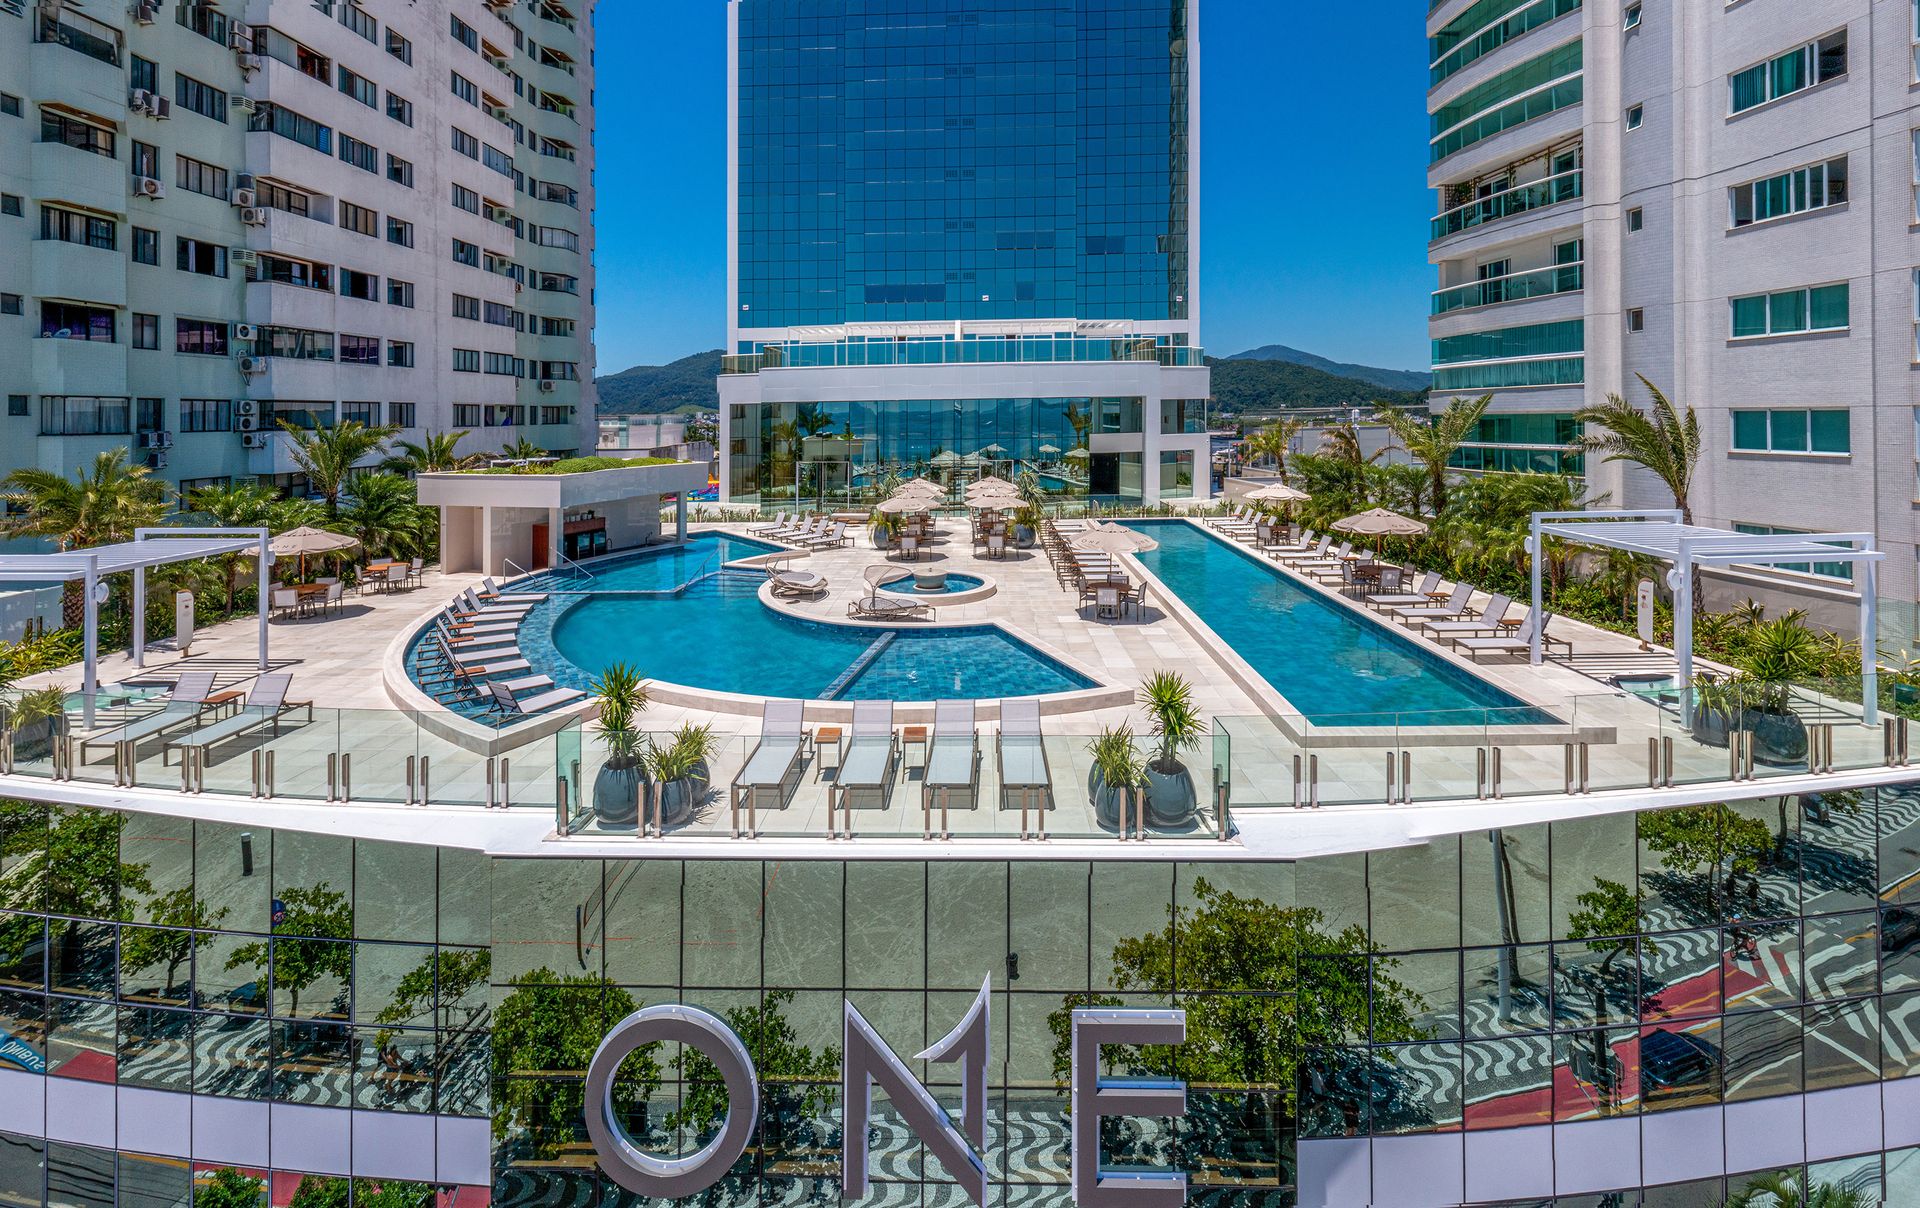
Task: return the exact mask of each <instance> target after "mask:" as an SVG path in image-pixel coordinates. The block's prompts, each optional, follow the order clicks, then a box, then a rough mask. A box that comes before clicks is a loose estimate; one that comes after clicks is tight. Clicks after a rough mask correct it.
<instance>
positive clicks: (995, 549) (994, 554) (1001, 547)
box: [987, 531, 1007, 558]
mask: <svg viewBox="0 0 1920 1208" xmlns="http://www.w3.org/2000/svg"><path fill="white" fill-rule="evenodd" d="M1006 556H1007V534H1006V533H1005V532H1004V531H1003V532H995V533H988V534H987V557H989V558H1004V557H1006Z"/></svg>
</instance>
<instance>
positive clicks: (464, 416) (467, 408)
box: [453, 403, 480, 428]
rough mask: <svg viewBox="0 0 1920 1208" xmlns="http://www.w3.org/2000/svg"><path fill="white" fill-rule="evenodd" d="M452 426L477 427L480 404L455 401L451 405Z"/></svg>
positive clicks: (478, 424)
mask: <svg viewBox="0 0 1920 1208" xmlns="http://www.w3.org/2000/svg"><path fill="white" fill-rule="evenodd" d="M453 426H454V427H456V428H478V427H479V426H480V405H479V404H478V403H455V404H454V405H453Z"/></svg>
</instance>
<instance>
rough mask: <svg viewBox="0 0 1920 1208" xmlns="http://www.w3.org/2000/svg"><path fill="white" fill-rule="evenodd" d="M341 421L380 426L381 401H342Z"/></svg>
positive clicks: (366, 426)
mask: <svg viewBox="0 0 1920 1208" xmlns="http://www.w3.org/2000/svg"><path fill="white" fill-rule="evenodd" d="M340 422H341V423H343V424H345V423H355V424H359V425H360V426H362V427H364V428H378V427H379V426H380V404H379V403H341V404H340Z"/></svg>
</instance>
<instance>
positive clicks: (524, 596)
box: [474, 578, 547, 604]
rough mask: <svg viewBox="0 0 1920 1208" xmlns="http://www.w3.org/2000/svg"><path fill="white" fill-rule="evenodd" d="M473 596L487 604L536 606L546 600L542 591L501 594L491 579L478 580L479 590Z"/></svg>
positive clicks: (545, 594)
mask: <svg viewBox="0 0 1920 1208" xmlns="http://www.w3.org/2000/svg"><path fill="white" fill-rule="evenodd" d="M474 594H475V595H476V596H477V597H478V598H479V599H480V600H481V601H483V602H485V603H488V604H538V603H539V602H540V601H542V600H544V599H546V598H547V593H546V592H544V591H510V592H503V591H501V590H500V586H499V584H497V583H495V582H494V581H493V580H492V579H491V578H486V579H482V580H480V590H479V591H477V592H475V593H474Z"/></svg>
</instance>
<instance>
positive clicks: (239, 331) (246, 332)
mask: <svg viewBox="0 0 1920 1208" xmlns="http://www.w3.org/2000/svg"><path fill="white" fill-rule="evenodd" d="M259 335H260V329H259V328H257V327H255V326H254V325H253V324H251V323H235V324H234V325H233V338H234V339H236V340H245V341H248V342H249V343H250V342H252V341H253V340H255V339H257V338H258V337H259Z"/></svg>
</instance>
